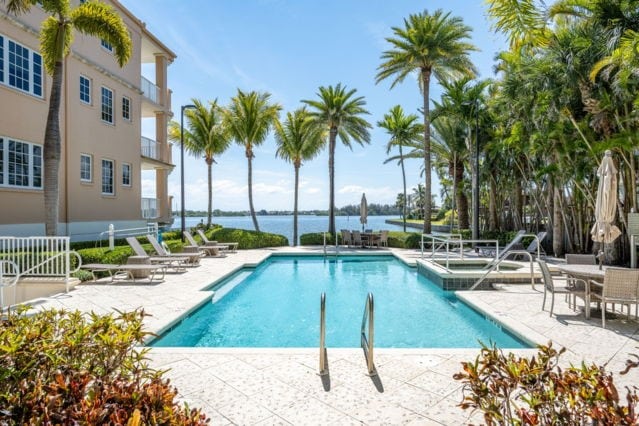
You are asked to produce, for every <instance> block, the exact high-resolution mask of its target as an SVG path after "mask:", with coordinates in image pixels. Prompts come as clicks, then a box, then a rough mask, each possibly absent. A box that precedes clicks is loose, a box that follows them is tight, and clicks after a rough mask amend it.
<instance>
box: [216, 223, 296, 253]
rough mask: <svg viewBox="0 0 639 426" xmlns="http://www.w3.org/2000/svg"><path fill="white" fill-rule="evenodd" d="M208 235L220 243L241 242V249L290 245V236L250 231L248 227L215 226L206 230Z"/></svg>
mask: <svg viewBox="0 0 639 426" xmlns="http://www.w3.org/2000/svg"><path fill="white" fill-rule="evenodd" d="M206 237H207V238H208V239H209V240H214V241H217V242H218V243H225V242H237V243H239V244H238V248H239V249H256V248H263V247H284V246H288V245H289V243H288V238H286V237H285V236H283V235H278V234H269V233H268V232H257V231H249V230H246V229H235V228H215V229H213V230H209V231H206Z"/></svg>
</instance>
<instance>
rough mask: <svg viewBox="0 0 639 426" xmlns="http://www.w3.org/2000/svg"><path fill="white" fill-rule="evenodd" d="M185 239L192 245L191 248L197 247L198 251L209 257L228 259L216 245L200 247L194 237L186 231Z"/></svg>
mask: <svg viewBox="0 0 639 426" xmlns="http://www.w3.org/2000/svg"><path fill="white" fill-rule="evenodd" d="M184 237H185V238H186V240H187V241H188V242H189V244H191V247H197V248H198V250H200V251H202V252H203V253H205V254H206V255H207V256H209V257H226V255H224V254H222V253H220V247H219V246H216V245H210V246H207V245H199V244H198V243H197V241H196V240H195V238H193V235H191V233H190V232H189V231H184Z"/></svg>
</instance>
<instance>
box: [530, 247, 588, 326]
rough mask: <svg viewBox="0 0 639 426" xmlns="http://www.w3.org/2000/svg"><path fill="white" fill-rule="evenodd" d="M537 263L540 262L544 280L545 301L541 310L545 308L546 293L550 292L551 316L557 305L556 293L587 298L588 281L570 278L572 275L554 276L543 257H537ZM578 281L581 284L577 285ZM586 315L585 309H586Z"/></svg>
mask: <svg viewBox="0 0 639 426" xmlns="http://www.w3.org/2000/svg"><path fill="white" fill-rule="evenodd" d="M537 263H538V264H539V269H541V275H542V279H543V281H544V301H543V302H542V304H541V310H542V311H543V310H544V307H545V306H546V295H547V294H548V293H550V295H551V298H550V316H552V311H553V309H554V307H555V293H559V294H567V295H569V296H572V295H574V296H579V297H581V298H582V299H584V300H585V299H586V290H585V289H586V282H585V281H584V280H582V279H579V278H570V277H556V276H555V277H553V276H552V275H551V274H550V270H549V269H548V265H546V262H544V261H543V260H541V259H537ZM576 283H580V284H581V285H580V286H577V285H575V284H576ZM584 316H585V311H584Z"/></svg>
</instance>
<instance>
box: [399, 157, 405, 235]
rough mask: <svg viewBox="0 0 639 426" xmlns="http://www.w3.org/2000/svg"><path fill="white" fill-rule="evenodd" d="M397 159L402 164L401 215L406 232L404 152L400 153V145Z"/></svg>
mask: <svg viewBox="0 0 639 426" xmlns="http://www.w3.org/2000/svg"><path fill="white" fill-rule="evenodd" d="M399 161H400V163H401V165H402V181H403V182H404V202H403V203H402V208H403V212H402V213H403V214H402V217H403V218H404V232H406V200H407V198H406V170H405V169H404V154H403V153H402V146H401V145H400V146H399Z"/></svg>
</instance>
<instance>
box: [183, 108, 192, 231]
mask: <svg viewBox="0 0 639 426" xmlns="http://www.w3.org/2000/svg"><path fill="white" fill-rule="evenodd" d="M194 108H195V105H182V107H181V108H180V204H181V208H180V220H181V226H180V229H181V231H182V232H180V238H181V239H182V242H184V231H186V223H185V220H184V110H185V109H194Z"/></svg>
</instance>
